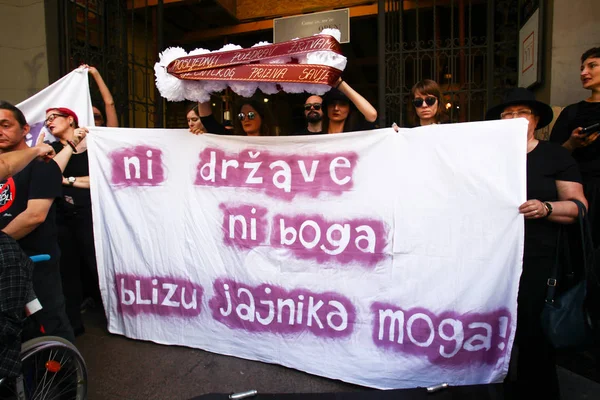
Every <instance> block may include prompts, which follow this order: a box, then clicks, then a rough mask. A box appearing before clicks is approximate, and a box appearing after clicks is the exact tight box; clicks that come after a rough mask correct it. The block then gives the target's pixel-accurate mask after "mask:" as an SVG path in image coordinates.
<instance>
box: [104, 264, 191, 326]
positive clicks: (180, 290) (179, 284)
mask: <svg viewBox="0 0 600 400" xmlns="http://www.w3.org/2000/svg"><path fill="white" fill-rule="evenodd" d="M115 279H116V283H117V285H116V287H117V299H118V309H119V312H120V313H121V314H130V315H137V314H155V315H162V316H168V315H175V316H181V317H195V316H197V315H199V314H200V311H201V306H202V293H203V289H202V286H200V285H198V284H195V283H192V282H190V281H186V280H185V279H180V278H170V277H141V276H134V275H121V274H117V275H116V277H115Z"/></svg>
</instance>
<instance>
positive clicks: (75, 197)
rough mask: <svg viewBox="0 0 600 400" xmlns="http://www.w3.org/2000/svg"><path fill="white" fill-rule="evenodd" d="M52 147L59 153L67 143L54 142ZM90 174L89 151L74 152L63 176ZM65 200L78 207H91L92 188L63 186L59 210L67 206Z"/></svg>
mask: <svg viewBox="0 0 600 400" xmlns="http://www.w3.org/2000/svg"><path fill="white" fill-rule="evenodd" d="M52 147H53V148H54V151H56V153H57V154H58V153H59V152H60V151H61V150H62V149H63V148H64V147H65V145H63V144H62V143H61V142H54V143H52ZM89 175H90V167H89V164H88V152H87V151H84V152H83V153H74V154H73V155H72V156H71V158H70V159H69V162H68V163H67V166H66V168H65V170H64V172H63V176H65V177H67V178H68V177H70V176H73V177H75V178H77V177H79V176H89ZM63 201H64V202H66V203H68V204H71V205H74V206H76V207H90V206H91V204H92V200H91V197H90V189H83V188H76V187H73V186H63V197H62V200H60V201H58V207H59V212H60V211H61V208H62V207H63V206H65V204H64V203H63Z"/></svg>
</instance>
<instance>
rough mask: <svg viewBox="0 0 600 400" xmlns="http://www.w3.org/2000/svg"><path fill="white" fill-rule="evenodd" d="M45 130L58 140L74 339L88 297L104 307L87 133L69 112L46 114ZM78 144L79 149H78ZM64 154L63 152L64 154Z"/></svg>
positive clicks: (61, 239) (59, 220) (61, 234)
mask: <svg viewBox="0 0 600 400" xmlns="http://www.w3.org/2000/svg"><path fill="white" fill-rule="evenodd" d="M45 124H46V128H47V129H48V130H49V131H50V133H52V135H54V137H56V138H57V139H58V141H57V142H54V143H52V147H53V148H54V150H55V151H56V153H57V154H58V156H57V157H55V158H54V160H55V161H56V163H57V164H58V166H59V167H60V169H61V171H62V173H63V196H62V198H58V199H57V200H56V201H55V205H56V225H57V227H58V244H59V246H60V250H61V257H60V269H61V275H62V279H63V293H64V296H65V303H66V304H65V305H66V311H67V316H68V317H69V320H70V322H71V325H72V326H73V330H74V332H75V335H78V334H82V333H83V332H84V327H83V321H82V320H81V311H80V307H81V304H82V302H83V299H84V298H85V297H91V298H92V299H93V300H94V301H95V302H96V304H101V297H100V290H99V287H98V272H97V269H96V253H95V249H94V235H93V230H92V202H91V198H90V177H89V175H90V174H89V167H88V154H87V151H86V148H85V141H84V142H82V143H80V144H79V142H80V139H81V138H82V137H84V136H85V134H86V133H87V132H88V130H87V129H86V128H80V127H79V125H78V124H79V120H78V118H77V114H75V112H73V111H72V110H70V109H68V108H62V107H58V108H50V109H48V110H46V121H45ZM78 144H79V145H78ZM61 150H62V151H61Z"/></svg>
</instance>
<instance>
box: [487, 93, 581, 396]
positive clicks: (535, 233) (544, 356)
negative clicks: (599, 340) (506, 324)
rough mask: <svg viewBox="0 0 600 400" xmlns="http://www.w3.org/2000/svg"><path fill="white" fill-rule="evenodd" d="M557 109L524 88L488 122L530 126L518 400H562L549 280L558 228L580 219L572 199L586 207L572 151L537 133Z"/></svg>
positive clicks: (490, 115)
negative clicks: (547, 321) (548, 323)
mask: <svg viewBox="0 0 600 400" xmlns="http://www.w3.org/2000/svg"><path fill="white" fill-rule="evenodd" d="M552 117H553V112H552V108H551V107H550V106H548V105H547V104H544V103H542V102H540V101H537V100H536V99H535V96H534V95H533V93H531V92H530V91H529V90H527V89H524V88H516V89H514V90H512V91H510V92H509V93H508V94H507V96H506V98H505V99H504V102H503V103H502V104H499V105H497V106H495V107H492V108H491V109H490V110H488V112H487V114H486V119H511V118H525V119H526V120H527V121H528V122H529V126H528V128H527V199H528V200H527V201H526V202H525V203H523V204H521V206H520V207H519V212H520V213H521V214H523V216H524V217H525V249H524V252H523V273H522V274H521V279H520V283H519V294H518V298H517V302H518V306H517V333H516V340H515V343H516V344H517V346H518V356H517V382H516V386H517V390H518V394H519V398H527V399H529V398H540V399H558V398H560V391H559V388H558V377H557V374H556V365H555V355H554V350H553V348H552V346H551V345H550V343H549V341H548V340H547V339H546V337H545V335H544V333H543V331H542V325H541V313H542V310H543V307H544V300H545V296H546V289H547V281H548V278H549V277H550V268H551V267H552V265H553V264H554V260H555V256H556V243H557V238H558V232H559V227H560V225H559V224H570V223H573V222H575V221H576V220H577V215H578V209H577V206H576V205H575V203H573V202H571V201H568V200H569V199H577V200H579V201H581V202H582V203H584V204H586V205H587V202H586V199H585V196H584V195H583V187H582V185H581V176H580V173H579V169H578V168H577V164H576V162H575V160H574V159H573V158H572V157H571V155H570V154H569V152H568V151H567V150H566V149H564V148H562V147H561V146H559V145H557V144H555V143H549V142H545V141H540V140H538V139H536V138H535V137H534V131H535V130H536V129H539V128H543V127H544V126H546V125H548V124H549V123H550V122H551V121H552Z"/></svg>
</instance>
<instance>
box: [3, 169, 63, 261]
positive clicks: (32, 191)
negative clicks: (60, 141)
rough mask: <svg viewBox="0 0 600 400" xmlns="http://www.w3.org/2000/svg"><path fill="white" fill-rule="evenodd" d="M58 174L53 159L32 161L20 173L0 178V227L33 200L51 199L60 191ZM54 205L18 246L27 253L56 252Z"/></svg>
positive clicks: (58, 194)
mask: <svg viewBox="0 0 600 400" xmlns="http://www.w3.org/2000/svg"><path fill="white" fill-rule="evenodd" d="M61 183H62V175H61V173H60V168H59V167H58V164H56V163H55V162H54V161H50V162H47V163H46V162H44V161H40V160H34V161H32V162H31V163H29V165H28V166H27V167H25V168H24V169H23V170H22V171H21V172H19V173H18V174H16V175H15V176H13V177H10V178H8V179H5V180H3V181H2V184H1V185H2V186H1V189H0V229H4V228H5V227H6V226H7V225H8V224H9V223H10V222H11V221H12V220H13V219H15V218H16V217H17V215H19V214H21V213H22V212H23V211H25V209H27V202H28V201H29V200H33V199H55V198H57V197H60V196H61V194H62V187H61V186H62V184H61ZM55 208H56V206H55V204H54V202H53V203H52V205H51V206H50V210H49V211H48V215H47V217H46V220H45V221H44V222H42V223H41V224H40V225H39V226H38V227H37V228H35V229H34V230H33V231H32V232H31V233H29V234H28V235H27V236H25V237H24V238H22V239H21V240H19V241H18V242H19V245H20V246H21V248H22V249H23V250H24V251H25V253H27V255H36V254H49V255H50V256H51V257H52V258H57V256H58V254H59V250H58V242H57V233H56V210H55Z"/></svg>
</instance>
